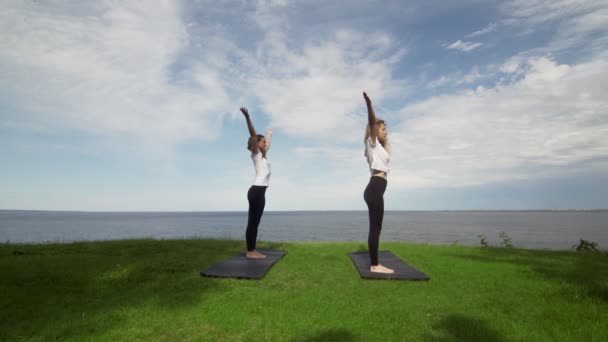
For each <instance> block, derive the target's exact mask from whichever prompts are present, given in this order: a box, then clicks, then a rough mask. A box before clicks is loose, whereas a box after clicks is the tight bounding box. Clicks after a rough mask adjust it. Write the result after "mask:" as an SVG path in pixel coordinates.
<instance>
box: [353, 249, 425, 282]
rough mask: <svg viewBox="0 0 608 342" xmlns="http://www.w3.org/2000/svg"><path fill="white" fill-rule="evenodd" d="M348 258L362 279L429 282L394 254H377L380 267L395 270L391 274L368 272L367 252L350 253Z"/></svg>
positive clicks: (386, 252) (385, 252) (381, 252)
mask: <svg viewBox="0 0 608 342" xmlns="http://www.w3.org/2000/svg"><path fill="white" fill-rule="evenodd" d="M349 255H350V258H351V259H352V261H353V264H355V267H356V268H357V271H359V275H360V276H361V278H363V279H393V280H429V279H430V278H429V277H428V276H427V275H426V274H424V273H422V272H420V271H418V270H417V269H415V268H413V267H412V266H410V265H408V264H407V263H406V262H405V261H403V260H401V259H399V257H397V256H396V255H395V254H393V253H391V252H390V251H379V252H378V261H379V262H380V265H382V266H385V267H388V268H392V269H393V270H395V273H393V274H384V273H376V272H371V271H370V270H369V267H370V264H371V263H370V260H369V252H367V251H365V252H354V253H350V254H349Z"/></svg>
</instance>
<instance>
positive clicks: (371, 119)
mask: <svg viewBox="0 0 608 342" xmlns="http://www.w3.org/2000/svg"><path fill="white" fill-rule="evenodd" d="M363 98H364V99H365V103H366V104H367V122H368V124H369V131H370V132H369V136H370V138H371V139H372V144H375V143H376V130H375V129H374V128H375V126H376V113H375V112H374V107H372V100H371V99H370V98H369V96H367V94H366V93H365V92H363Z"/></svg>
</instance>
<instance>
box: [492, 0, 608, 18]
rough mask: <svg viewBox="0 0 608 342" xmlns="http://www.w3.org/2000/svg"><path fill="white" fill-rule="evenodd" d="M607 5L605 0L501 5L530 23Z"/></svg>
mask: <svg viewBox="0 0 608 342" xmlns="http://www.w3.org/2000/svg"><path fill="white" fill-rule="evenodd" d="M605 7H606V1H605V0H585V1H581V0H513V1H509V2H506V3H504V4H502V5H501V6H500V8H501V10H502V11H503V12H504V13H506V14H507V15H509V16H510V17H512V18H513V19H515V20H518V21H526V22H529V23H542V22H546V21H550V20H555V19H563V18H568V17H573V16H578V15H581V14H585V13H590V12H592V11H595V10H598V9H601V8H605Z"/></svg>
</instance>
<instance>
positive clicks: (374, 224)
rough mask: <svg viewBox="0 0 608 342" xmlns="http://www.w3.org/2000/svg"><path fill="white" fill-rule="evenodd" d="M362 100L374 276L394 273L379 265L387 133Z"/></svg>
mask: <svg viewBox="0 0 608 342" xmlns="http://www.w3.org/2000/svg"><path fill="white" fill-rule="evenodd" d="M363 98H364V99H365V103H366V104H367V119H368V123H367V129H366V130H365V156H366V157H367V162H368V164H369V169H370V171H371V174H372V175H371V177H370V179H369V183H368V184H367V187H366V188H365V192H364V193H363V198H364V199H365V203H367V208H368V211H369V235H368V237H367V246H368V249H369V257H370V265H371V266H370V271H371V272H377V273H393V272H394V270H392V269H390V268H387V267H384V266H382V265H380V264H379V262H378V245H379V243H380V232H381V231H382V220H383V219H384V192H385V191H386V185H387V175H388V170H389V168H388V162H389V159H390V154H389V146H388V133H387V131H386V125H385V123H384V120H380V119H378V118H376V114H375V113H374V108H373V107H372V101H371V100H370V98H369V96H367V94H366V93H365V92H364V93H363Z"/></svg>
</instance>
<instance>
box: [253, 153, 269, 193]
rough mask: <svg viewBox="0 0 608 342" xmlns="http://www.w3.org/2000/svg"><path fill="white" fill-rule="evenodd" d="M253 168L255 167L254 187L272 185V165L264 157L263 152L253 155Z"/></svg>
mask: <svg viewBox="0 0 608 342" xmlns="http://www.w3.org/2000/svg"><path fill="white" fill-rule="evenodd" d="M251 159H252V160H253V166H254V167H255V181H254V182H253V185H261V186H268V185H269V183H270V163H269V162H268V159H266V158H264V157H263V156H262V152H261V151H258V153H256V154H253V153H252V154H251Z"/></svg>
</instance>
